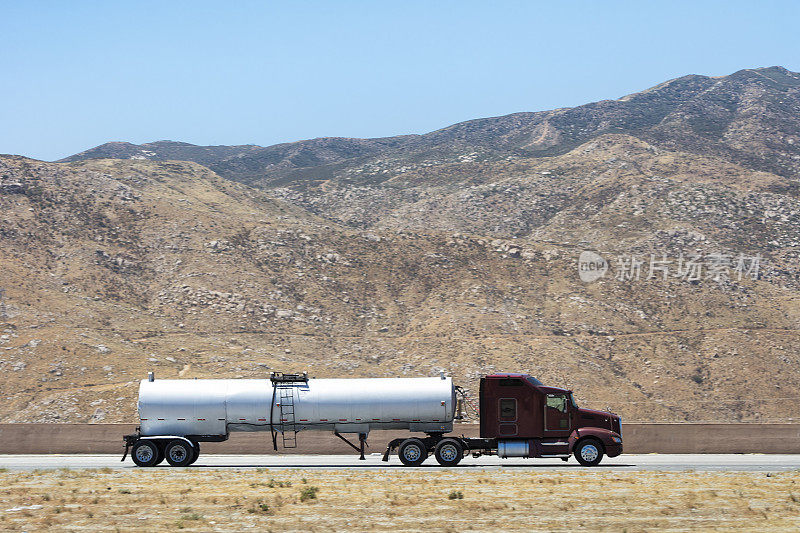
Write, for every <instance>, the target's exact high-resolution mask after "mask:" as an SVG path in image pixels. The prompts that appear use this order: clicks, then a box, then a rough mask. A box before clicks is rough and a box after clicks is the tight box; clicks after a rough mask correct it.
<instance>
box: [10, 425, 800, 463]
mask: <svg viewBox="0 0 800 533" xmlns="http://www.w3.org/2000/svg"><path fill="white" fill-rule="evenodd" d="M135 428H136V426H135V424H0V454H39V453H61V454H77V453H84V454H99V453H119V454H122V451H123V442H122V436H123V435H125V434H128V433H133V432H134V430H135ZM454 433H455V434H458V435H464V436H467V437H477V436H478V426H477V425H475V424H458V425H456V429H455V431H454ZM408 435H409V433H408V432H407V431H373V432H372V433H370V436H369V440H368V443H369V444H370V448H368V452H369V453H374V452H381V453H382V452H383V451H384V449H385V447H386V444H387V443H388V442H389V441H390V440H392V439H394V438H396V437H403V436H408ZM622 438H623V440H624V443H625V453H800V424H623V426H622ZM356 440H357V439H356ZM297 445H298V446H297V448H295V449H292V450H283V449H282V448H281V446H280V439H279V444H278V448H279V450H278V452H277V453H280V454H285V453H311V454H316V453H320V454H351V453H355V452H354V451H353V450H352V449H351V448H350V447H348V446H347V445H346V444H345V443H344V442H342V441H341V440H339V439H338V438H336V437H335V436H334V435H333V434H331V433H327V432H317V431H307V432H302V433H300V434H298V436H297ZM201 447H202V451H203V453H231V454H274V453H276V452H274V451H273V450H272V442H271V440H270V435H269V432H257V433H232V434H231V438H230V439H229V440H228V441H226V442H214V443H212V442H204V443H202V444H201ZM0 466H2V465H0Z"/></svg>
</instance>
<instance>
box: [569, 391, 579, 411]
mask: <svg viewBox="0 0 800 533" xmlns="http://www.w3.org/2000/svg"><path fill="white" fill-rule="evenodd" d="M569 403H571V404H572V407H574V408H575V409H577V408H578V402H576V401H575V396H573V395H572V393H571V392H570V393H569Z"/></svg>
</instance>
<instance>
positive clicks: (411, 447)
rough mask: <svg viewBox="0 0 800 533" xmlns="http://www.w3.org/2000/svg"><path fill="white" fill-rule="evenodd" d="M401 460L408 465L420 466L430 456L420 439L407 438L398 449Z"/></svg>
mask: <svg viewBox="0 0 800 533" xmlns="http://www.w3.org/2000/svg"><path fill="white" fill-rule="evenodd" d="M397 455H398V456H399V457H400V461H401V462H402V463H403V464H404V465H406V466H419V465H421V464H422V461H424V460H425V459H427V458H428V450H427V448H425V444H424V443H423V442H422V441H421V440H419V439H406V440H404V441H403V442H402V443H401V444H400V448H399V449H398V450H397Z"/></svg>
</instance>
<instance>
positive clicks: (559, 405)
mask: <svg viewBox="0 0 800 533" xmlns="http://www.w3.org/2000/svg"><path fill="white" fill-rule="evenodd" d="M547 407H550V408H551V409H556V410H558V411H561V412H562V413H566V412H567V398H566V396H561V395H557V394H548V395H547Z"/></svg>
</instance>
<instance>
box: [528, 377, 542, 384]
mask: <svg viewBox="0 0 800 533" xmlns="http://www.w3.org/2000/svg"><path fill="white" fill-rule="evenodd" d="M525 379H527V380H528V381H529V382H530V383H531V384H532V385H541V384H542V382H541V381H539V380H538V379H536V378H535V377H533V376H525Z"/></svg>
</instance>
